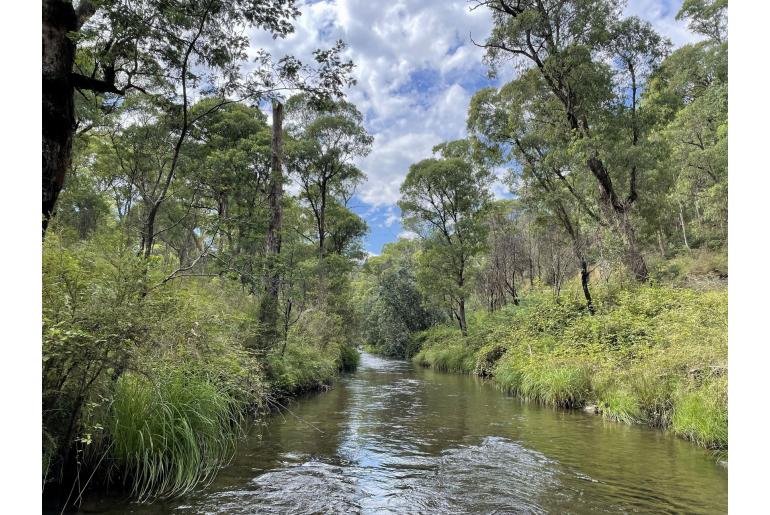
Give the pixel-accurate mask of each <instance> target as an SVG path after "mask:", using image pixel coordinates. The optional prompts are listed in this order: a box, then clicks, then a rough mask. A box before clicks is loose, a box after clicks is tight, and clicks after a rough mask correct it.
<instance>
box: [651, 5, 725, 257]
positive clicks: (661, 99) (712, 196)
mask: <svg viewBox="0 0 770 515" xmlns="http://www.w3.org/2000/svg"><path fill="white" fill-rule="evenodd" d="M696 8H697V9H696ZM726 8H727V5H726V2H719V1H715V2H705V1H704V2H685V3H684V4H683V6H682V9H681V10H680V12H679V15H678V16H680V17H684V18H688V19H690V17H691V16H696V17H700V21H698V20H692V19H690V21H691V23H690V27H691V28H694V25H697V24H700V25H703V26H707V27H712V28H714V30H712V31H708V30H705V29H704V30H701V31H700V32H703V33H704V34H707V35H708V33H709V32H713V33H712V34H711V35H710V37H709V39H706V40H703V41H699V42H697V43H694V44H690V45H685V46H683V47H681V48H679V49H677V50H676V51H675V52H673V53H672V54H671V55H670V56H668V57H667V58H666V59H665V60H664V61H663V63H662V64H661V66H660V67H659V69H658V70H657V71H656V72H655V74H654V75H653V77H652V80H651V81H650V84H649V86H648V88H647V91H646V93H645V97H644V103H645V108H646V109H647V110H648V111H652V112H654V113H655V115H656V118H655V122H656V126H655V135H656V138H657V139H658V141H659V143H660V145H661V146H663V147H664V149H665V152H664V153H663V154H664V155H663V157H662V158H661V159H660V160H659V166H658V167H659V171H658V172H657V177H658V178H660V183H661V184H664V181H665V184H667V187H666V188H665V189H664V188H661V189H660V193H659V195H658V196H657V198H655V199H654V201H655V202H654V204H651V205H650V206H649V207H648V211H649V213H650V218H651V219H652V220H654V223H655V224H656V225H657V226H658V227H659V234H661V236H662V235H664V234H666V233H667V234H666V235H667V236H669V237H670V238H673V239H675V240H679V241H681V242H682V243H683V244H684V246H685V248H689V247H690V246H692V245H700V244H701V243H708V244H710V245H721V244H723V243H724V241H725V240H726V237H727V223H726V222H727V189H728V188H727V176H728V173H727V172H728V166H727V164H728V163H727V145H728V142H727V136H728V116H727V114H728V95H727V89H728V74H727V63H728V55H727V46H728V42H727V33H726V32H725V31H724V30H721V29H720V30H716V28H718V27H726V16H727V11H726ZM709 17H711V18H713V19H710V20H709V19H708V18H709ZM659 205H664V206H667V207H668V209H659V208H658V206H659ZM692 222H695V226H694V227H692ZM688 225H689V226H690V227H688ZM666 228H669V230H668V231H666ZM672 229H673V230H672ZM677 233H679V234H677ZM688 233H689V234H688ZM661 239H662V238H661ZM664 250H665V249H664Z"/></svg>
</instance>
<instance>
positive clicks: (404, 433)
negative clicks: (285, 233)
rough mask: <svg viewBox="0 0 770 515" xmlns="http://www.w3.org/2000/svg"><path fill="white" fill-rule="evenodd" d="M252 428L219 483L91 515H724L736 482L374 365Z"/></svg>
mask: <svg viewBox="0 0 770 515" xmlns="http://www.w3.org/2000/svg"><path fill="white" fill-rule="evenodd" d="M287 408H288V409H287V410H284V412H283V413H281V414H274V415H271V416H270V417H268V419H267V420H266V422H265V424H264V426H262V427H257V428H254V430H253V431H252V432H251V434H250V436H249V437H248V438H247V439H245V440H244V441H243V442H242V443H241V445H240V446H239V448H238V452H237V454H236V456H235V458H234V459H233V461H232V463H231V464H230V465H229V466H227V467H226V468H224V469H223V470H222V471H221V472H220V474H219V475H218V476H217V478H216V479H215V480H214V482H213V483H212V484H210V485H209V486H207V487H206V488H203V489H201V490H199V491H197V492H193V493H191V494H188V495H186V496H184V497H182V498H179V499H175V500H173V501H167V502H156V503H154V504H151V505H137V504H128V503H126V502H125V501H119V500H115V499H114V498H109V497H104V498H101V499H91V500H89V502H88V503H87V504H85V505H84V506H83V507H82V510H81V511H82V512H83V513H110V514H113V513H121V514H123V513H142V514H159V513H398V514H402V513H619V512H626V513H627V512H631V513H633V512H639V513H725V512H726V511H727V470H726V469H725V468H724V467H722V466H720V465H718V464H717V462H716V460H715V459H714V458H713V457H712V456H711V455H710V454H709V453H708V452H707V451H705V450H703V449H700V448H698V447H695V446H694V445H691V444H689V443H687V442H685V441H682V440H680V439H677V438H675V437H673V436H671V435H670V434H667V433H663V432H661V431H655V430H651V429H647V428H643V427H635V426H627V425H623V424H617V423H613V422H609V421H606V420H603V419H602V418H601V417H598V416H595V415H590V414H586V413H583V412H575V411H564V410H556V409H550V408H545V407H541V406H536V405H533V404H527V403H523V402H520V401H518V400H517V399H514V398H511V397H509V396H506V395H504V394H503V393H501V392H500V391H498V390H497V389H495V388H494V386H493V385H492V384H490V383H488V382H483V381H481V380H480V379H478V378H474V377H468V376H463V375H455V374H443V373H438V372H434V371H432V370H426V369H420V368H417V367H415V366H413V365H412V364H411V363H408V362H405V361H395V360H388V359H383V358H379V357H377V356H374V355H371V354H366V353H364V354H363V356H362V361H361V366H360V367H359V369H358V371H357V372H356V373H355V374H351V375H348V376H346V377H343V378H342V379H340V380H339V381H338V383H337V384H336V385H335V387H334V388H333V389H332V390H331V391H329V392H326V393H323V394H315V395H312V396H307V397H303V398H301V399H298V400H296V401H292V402H291V403H290V404H289V405H288V407H287Z"/></svg>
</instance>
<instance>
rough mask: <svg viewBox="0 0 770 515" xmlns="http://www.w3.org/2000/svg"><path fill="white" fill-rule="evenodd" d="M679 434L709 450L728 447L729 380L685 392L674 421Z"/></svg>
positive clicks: (714, 381)
mask: <svg viewBox="0 0 770 515" xmlns="http://www.w3.org/2000/svg"><path fill="white" fill-rule="evenodd" d="M671 424H672V428H673V430H674V432H675V433H676V434H678V435H679V436H682V437H684V438H687V439H688V440H692V441H693V442H695V443H697V444H698V445H700V446H702V447H707V448H709V449H725V448H726V447H727V380H726V379H725V378H719V379H716V380H711V381H708V382H707V383H705V384H704V385H702V386H700V387H698V388H694V389H691V390H689V391H684V392H682V393H681V394H680V395H679V396H678V398H677V399H676V400H675V403H674V413H673V417H672V420H671Z"/></svg>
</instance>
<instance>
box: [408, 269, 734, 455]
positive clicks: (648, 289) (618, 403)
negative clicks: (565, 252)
mask: <svg viewBox="0 0 770 515" xmlns="http://www.w3.org/2000/svg"><path fill="white" fill-rule="evenodd" d="M577 287H578V286H577V285H574V286H573V288H577ZM594 288H595V289H596V304H597V312H596V314H595V315H593V316H591V315H590V314H588V313H587V312H586V311H585V310H582V308H581V306H580V305H579V304H577V303H575V302H574V301H568V300H567V299H563V300H561V301H559V300H557V299H555V298H554V297H553V296H552V295H548V294H545V293H544V292H543V293H538V292H530V294H529V295H528V296H527V297H526V298H525V299H524V301H523V302H522V304H521V305H520V306H518V307H514V306H507V307H505V308H503V309H502V310H500V311H497V312H495V313H492V314H486V315H483V316H475V317H474V318H473V319H472V323H471V324H469V336H468V337H467V338H463V337H462V336H461V334H460V332H459V331H458V330H456V329H454V328H453V327H449V326H436V327H433V328H431V329H429V330H427V331H423V332H422V333H419V334H418V335H416V337H415V339H416V340H418V341H420V342H422V348H421V350H420V352H419V353H418V354H417V355H416V356H415V358H414V360H415V362H417V363H419V364H421V365H423V366H432V367H435V368H436V369H439V370H447V371H455V372H462V373H476V374H478V375H487V376H493V377H494V380H495V383H496V384H497V385H498V386H499V387H500V388H502V389H503V390H505V391H507V392H510V393H512V394H514V395H517V396H521V397H523V398H526V399H530V400H533V401H536V402H541V403H544V404H548V405H553V406H561V407H573V408H574V407H580V406H583V405H588V404H595V405H597V408H598V409H599V411H600V412H601V413H602V415H604V416H605V417H607V418H610V419H612V420H617V421H621V422H626V423H644V424H648V425H651V426H654V427H661V428H671V429H672V430H673V431H674V432H675V433H677V434H678V435H680V436H683V437H685V438H688V439H691V440H693V441H694V442H695V443H697V444H699V445H703V446H705V447H709V448H718V449H723V448H725V447H726V445H727V439H726V434H727V433H726V431H727V411H726V395H727V379H726V376H724V375H722V374H723V371H724V370H726V363H727V295H726V292H725V291H724V290H710V291H705V292H697V291H694V290H688V289H678V288H672V287H668V286H657V285H647V286H636V287H633V288H631V289H628V288H624V289H618V288H616V287H613V285H612V284H610V285H608V286H606V287H601V288H597V287H596V286H594ZM573 298H575V297H573Z"/></svg>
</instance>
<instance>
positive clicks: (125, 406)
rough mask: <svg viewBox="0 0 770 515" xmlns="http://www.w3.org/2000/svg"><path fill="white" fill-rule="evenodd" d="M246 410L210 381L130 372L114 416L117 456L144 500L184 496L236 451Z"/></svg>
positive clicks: (118, 390)
mask: <svg viewBox="0 0 770 515" xmlns="http://www.w3.org/2000/svg"><path fill="white" fill-rule="evenodd" d="M241 413H242V406H240V405H238V404H237V403H236V402H234V401H233V398H232V397H230V396H229V395H228V394H227V393H226V392H224V391H222V390H221V389H219V388H218V387H217V386H216V385H215V384H214V383H212V382H210V381H209V380H208V379H207V378H205V377H204V376H201V375H199V374H196V373H189V372H186V371H184V370H181V371H180V370H170V371H168V372H163V373H161V374H160V375H159V377H158V379H157V380H156V381H153V380H150V379H148V378H146V377H144V376H141V375H138V374H134V373H126V374H124V375H123V376H122V377H121V378H120V379H119V380H118V382H117V385H116V391H115V398H114V401H113V403H112V407H111V412H110V419H111V423H110V428H109V431H110V436H111V443H112V445H111V451H110V452H111V455H112V457H113V459H114V460H115V462H116V464H117V465H119V467H120V469H121V470H122V471H123V474H124V479H125V480H126V482H127V483H129V484H130V485H131V493H132V495H133V496H135V497H136V498H137V499H138V500H140V501H142V500H147V499H151V498H154V497H168V496H173V495H178V494H182V493H184V492H187V491H189V490H191V489H192V488H194V487H195V486H197V485H198V484H200V483H202V482H206V481H207V480H209V479H211V478H213V476H214V474H215V472H216V471H217V470H218V469H219V467H221V466H222V465H223V464H225V463H227V461H229V459H230V458H231V456H232V453H233V451H234V449H235V443H236V438H237V435H238V431H239V428H240V425H241Z"/></svg>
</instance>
